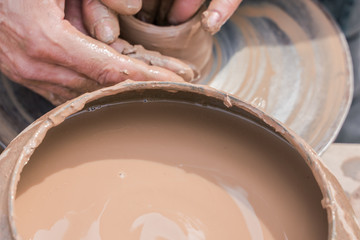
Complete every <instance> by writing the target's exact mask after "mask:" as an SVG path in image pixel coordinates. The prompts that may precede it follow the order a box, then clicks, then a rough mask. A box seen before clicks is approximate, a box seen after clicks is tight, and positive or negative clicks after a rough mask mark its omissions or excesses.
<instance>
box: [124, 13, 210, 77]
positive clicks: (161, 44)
mask: <svg viewBox="0 0 360 240" xmlns="http://www.w3.org/2000/svg"><path fill="white" fill-rule="evenodd" d="M202 10H204V9H202ZM201 12H202V11H201V10H200V11H199V12H198V13H197V14H196V15H195V16H194V17H193V18H192V19H191V20H189V21H188V22H186V23H184V24H180V25H177V26H165V27H164V26H156V25H153V24H149V23H145V22H142V21H140V20H139V19H137V18H135V17H133V16H120V17H119V19H120V26H121V37H122V38H124V39H126V40H127V41H129V42H130V43H132V44H140V45H142V46H143V47H144V48H145V49H148V50H153V51H157V52H160V53H161V54H163V55H166V56H171V57H175V58H179V59H180V60H183V61H184V62H185V63H189V64H190V66H192V67H193V68H194V72H195V79H194V80H196V81H199V80H200V79H202V78H204V77H206V76H207V75H208V73H209V72H210V70H211V66H212V46H213V38H212V36H211V34H210V33H209V32H207V31H205V30H204V29H203V28H202V27H201V22H200V19H201ZM140 55H141V54H140ZM130 56H131V55H130ZM179 69H180V68H179Z"/></svg>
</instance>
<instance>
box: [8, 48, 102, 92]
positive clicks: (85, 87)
mask: <svg viewBox="0 0 360 240" xmlns="http://www.w3.org/2000/svg"><path fill="white" fill-rule="evenodd" d="M16 65H17V67H16V71H15V73H16V77H17V79H19V80H18V82H19V83H21V84H23V85H24V84H29V83H32V84H33V85H36V83H37V82H39V83H41V82H48V83H50V84H55V85H58V86H60V87H64V88H68V89H72V90H73V91H76V92H78V93H79V94H82V93H84V92H87V91H93V90H95V89H98V88H100V85H99V84H98V82H96V81H94V80H91V79H89V78H87V77H86V76H84V75H82V74H79V73H77V72H75V71H73V70H71V69H69V68H65V67H62V66H59V65H55V64H51V63H47V62H42V61H37V60H34V59H31V58H29V57H28V56H25V55H21V54H19V55H18V57H17V58H16Z"/></svg>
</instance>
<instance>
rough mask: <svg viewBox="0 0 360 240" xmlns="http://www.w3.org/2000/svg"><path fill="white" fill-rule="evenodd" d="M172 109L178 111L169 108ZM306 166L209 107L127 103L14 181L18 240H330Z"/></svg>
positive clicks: (101, 112) (84, 123) (49, 150)
mask: <svg viewBox="0 0 360 240" xmlns="http://www.w3.org/2000/svg"><path fill="white" fill-rule="evenodd" d="M175 106H176V107H175ZM321 199H322V196H321V192H320V190H319V188H318V187H317V185H316V182H315V180H314V179H313V177H312V174H311V172H310V170H309V169H308V168H307V166H306V165H305V163H304V160H302V159H301V157H300V156H299V155H298V154H297V153H296V152H295V151H294V150H293V149H292V148H291V147H289V145H287V144H286V143H285V142H283V141H282V140H280V139H279V138H278V137H277V136H275V135H273V134H272V133H270V132H268V131H267V130H265V129H263V128H262V127H260V126H257V125H255V124H253V123H251V122H248V121H246V120H244V119H241V118H239V117H237V116H233V115H230V114H228V113H224V112H222V111H220V110H215V109H212V108H209V107H202V106H195V105H190V104H185V103H175V102H146V103H144V102H133V103H127V104H119V105H113V106H107V107H104V108H101V109H98V110H96V111H91V112H84V113H81V114H78V115H76V116H74V117H72V118H70V119H68V120H66V121H65V122H64V123H63V124H61V125H60V126H58V127H56V128H54V129H51V130H50V131H49V134H48V135H47V136H46V138H45V140H44V142H43V143H42V144H41V145H40V147H39V148H38V149H37V150H36V151H35V154H34V155H33V156H32V157H31V159H30V162H29V163H28V165H26V166H25V168H24V171H23V172H22V174H21V180H20V183H19V185H18V190H17V197H16V201H15V216H14V217H15V222H16V226H17V229H18V232H19V234H20V235H21V236H22V237H23V238H24V239H30V238H32V239H119V238H122V239H140V240H152V239H314V240H315V239H316V240H318V239H327V231H328V229H327V218H326V213H325V210H323V209H322V207H321V203H320V201H321Z"/></svg>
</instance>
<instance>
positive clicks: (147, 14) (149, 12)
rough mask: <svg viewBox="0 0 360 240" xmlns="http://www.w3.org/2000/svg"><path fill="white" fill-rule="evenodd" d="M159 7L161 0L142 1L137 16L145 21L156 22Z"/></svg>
mask: <svg viewBox="0 0 360 240" xmlns="http://www.w3.org/2000/svg"><path fill="white" fill-rule="evenodd" d="M158 7H159V0H145V1H143V3H142V8H141V10H140V12H138V14H136V17H137V18H138V19H140V20H141V21H143V22H147V23H154V20H155V16H156V15H157V10H158Z"/></svg>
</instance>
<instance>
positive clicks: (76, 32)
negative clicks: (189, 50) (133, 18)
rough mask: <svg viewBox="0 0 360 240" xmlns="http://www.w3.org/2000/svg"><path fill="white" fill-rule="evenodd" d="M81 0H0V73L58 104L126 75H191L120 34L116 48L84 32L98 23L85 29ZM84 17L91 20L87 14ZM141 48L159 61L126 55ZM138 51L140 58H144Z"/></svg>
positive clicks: (136, 77) (180, 65)
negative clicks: (133, 44)
mask: <svg viewBox="0 0 360 240" xmlns="http://www.w3.org/2000/svg"><path fill="white" fill-rule="evenodd" d="M79 3H81V2H80V0H67V1H66V4H65V0H48V1H42V0H32V1H27V0H0V70H1V72H3V73H4V74H5V75H7V76H8V77H9V78H11V79H12V80H13V81H15V82H17V83H20V84H22V85H24V86H26V87H27V88H29V89H31V90H33V91H35V92H37V93H39V94H40V95H42V96H44V97H45V98H47V99H48V100H49V101H51V102H52V103H53V104H56V105H57V104H60V103H62V102H64V101H66V100H68V99H71V98H74V97H76V96H78V95H80V94H82V93H84V92H88V91H93V90H95V89H98V88H101V87H103V86H109V85H113V84H115V83H118V82H121V81H124V80H126V79H132V80H135V81H145V80H156V81H184V79H183V78H185V79H186V78H188V79H187V80H191V74H192V72H191V70H190V72H189V71H188V70H189V69H190V68H189V67H188V66H187V65H186V64H184V63H182V62H180V61H178V60H176V59H172V58H168V57H163V56H161V55H159V54H158V53H154V52H151V51H146V50H143V49H141V47H139V46H135V47H134V46H131V45H130V44H128V43H127V42H126V41H124V40H121V39H118V38H116V39H114V41H113V42H114V43H113V44H115V48H116V49H115V48H113V47H111V46H109V45H107V44H105V43H103V42H101V41H98V40H96V39H94V38H92V37H90V36H88V35H87V34H88V33H90V34H91V32H92V31H93V33H96V31H97V28H95V27H96V26H95V27H94V28H93V29H91V28H88V29H86V24H84V23H86V21H85V22H84V21H82V19H81V18H82V15H81V14H82V13H84V12H86V11H81V8H80V7H81V6H83V5H81V4H79ZM65 6H66V9H65ZM132 11H133V10H132ZM65 13H66V14H67V15H68V19H66V18H65V16H66V14H65ZM84 15H86V14H84ZM102 16H103V15H102ZM83 19H91V15H90V17H89V16H88V17H84V18H83ZM139 48H140V50H141V54H143V55H146V56H149V55H150V56H152V55H154V57H155V58H156V60H157V61H153V62H148V63H150V64H147V63H146V61H145V62H144V61H141V60H138V59H135V58H132V57H129V56H126V55H125V54H127V53H129V52H130V53H131V51H134V49H135V50H136V49H139ZM140 50H139V51H140ZM119 52H120V53H119ZM121 53H124V54H121ZM141 54H140V57H138V58H139V59H143V57H142V55H141ZM138 55H139V54H138ZM151 64H158V65H160V66H161V67H158V66H152V65H151ZM166 68H168V69H170V70H172V71H169V70H167V69H166ZM184 69H185V71H184ZM174 72H175V73H178V74H179V75H180V76H181V77H180V76H179V75H177V74H175V73H174ZM180 73H181V74H180ZM184 73H185V74H184ZM182 77H183V78H182ZM189 78H190V79H189Z"/></svg>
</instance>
